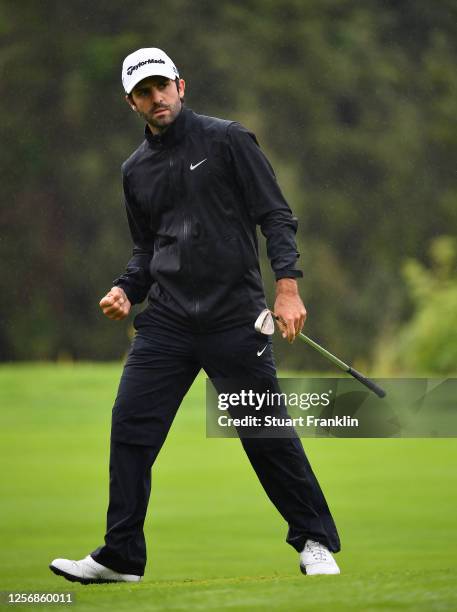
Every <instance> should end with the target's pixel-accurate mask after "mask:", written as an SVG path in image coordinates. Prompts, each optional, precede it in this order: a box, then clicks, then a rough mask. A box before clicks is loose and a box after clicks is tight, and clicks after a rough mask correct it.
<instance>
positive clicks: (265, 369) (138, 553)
mask: <svg viewBox="0 0 457 612" xmlns="http://www.w3.org/2000/svg"><path fill="white" fill-rule="evenodd" d="M141 317H142V314H140V315H139V317H137V319H136V321H135V326H136V327H137V335H136V336H135V339H134V341H133V343H132V347H131V350H130V353H129V356H128V358H127V361H126V364H125V367H124V371H123V374H122V378H121V381H120V385H119V391H118V395H117V398H116V401H115V404H114V408H113V416H112V430H111V451H110V492H109V493H110V498H109V507H108V514H107V531H106V535H105V545H104V546H101V547H100V548H97V549H96V550H95V551H94V552H93V553H91V554H92V557H93V558H94V559H95V560H96V561H98V562H99V563H101V564H102V565H105V566H106V567H109V568H111V569H113V570H115V571H118V572H121V573H128V574H137V575H143V573H144V568H145V565H146V543H145V538H144V533H143V524H144V520H145V516H146V511H147V507H148V501H149V494H150V490H151V467H152V465H153V463H154V461H155V459H156V457H157V455H158V453H159V451H160V449H161V447H162V445H163V443H164V441H165V438H166V436H167V433H168V431H169V429H170V426H171V424H172V422H173V419H174V416H175V414H176V411H177V409H178V408H179V405H180V404H181V401H182V399H183V397H184V395H185V394H186V393H187V391H188V389H189V388H190V386H191V384H192V382H193V381H194V379H195V377H196V375H197V374H198V372H199V370H200V369H201V368H203V369H204V370H205V371H206V373H207V375H208V376H209V377H210V378H236V377H243V378H246V376H250V377H251V376H252V377H253V378H259V379H261V378H263V379H270V380H272V381H276V369H275V365H274V360H273V355H272V352H271V340H268V339H266V337H265V336H263V335H261V334H259V333H257V332H256V331H255V330H254V328H253V325H252V324H250V325H246V326H242V327H238V328H235V329H230V330H227V331H222V332H216V333H207V334H203V333H194V332H192V331H190V330H188V329H185V328H183V329H177V328H175V329H171V328H166V327H165V326H163V325H161V324H151V323H150V322H149V323H148V324H141V323H139V322H138V319H140V321H141ZM266 342H268V344H269V346H268V347H267V349H266V350H265V351H263V353H262V354H261V355H260V357H259V356H257V352H260V350H261V349H262V348H263V347H264V346H265V344H266ZM242 444H243V448H244V450H245V451H246V454H247V456H248V458H249V461H250V462H251V465H252V467H253V468H254V470H255V472H256V474H257V476H258V478H259V480H260V482H261V484H262V486H263V488H264V489H265V492H266V494H267V495H268V497H269V498H270V500H271V501H272V502H273V504H274V505H275V506H276V508H277V509H278V511H279V512H280V513H281V515H282V516H283V517H284V519H285V520H286V522H287V523H288V526H289V530H288V534H287V542H288V543H289V544H291V545H292V546H293V547H294V548H295V549H296V550H297V551H301V550H302V549H303V547H304V545H305V542H306V540H307V539H308V538H310V539H313V540H316V541H318V542H321V543H322V544H325V545H326V546H327V547H328V548H329V549H330V550H331V551H332V552H338V551H339V550H340V541H339V537H338V533H337V530H336V527H335V523H334V521H333V518H332V516H331V514H330V510H329V508H328V505H327V502H326V501H325V498H324V495H323V493H322V491H321V489H320V487H319V484H318V482H317V479H316V477H315V475H314V473H313V471H312V469H311V466H310V464H309V462H308V460H307V458H306V455H305V453H304V451H303V447H302V445H301V442H300V440H299V438H298V437H296V436H295V437H292V438H245V439H242Z"/></svg>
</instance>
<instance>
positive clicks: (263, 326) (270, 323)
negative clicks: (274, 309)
mask: <svg viewBox="0 0 457 612" xmlns="http://www.w3.org/2000/svg"><path fill="white" fill-rule="evenodd" d="M254 327H255V330H256V331H257V332H260V333H261V334H265V336H272V335H273V334H274V333H275V322H274V319H273V315H272V314H271V311H270V310H269V309H268V308H265V310H262V312H261V313H260V314H259V316H258V317H257V319H256V321H255V323H254Z"/></svg>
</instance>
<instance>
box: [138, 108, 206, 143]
mask: <svg viewBox="0 0 457 612" xmlns="http://www.w3.org/2000/svg"><path fill="white" fill-rule="evenodd" d="M193 115H194V112H193V111H192V110H191V109H190V108H187V107H184V106H183V107H182V109H181V112H180V113H179V115H178V116H177V117H176V119H175V120H174V121H173V123H172V124H171V125H170V126H169V127H168V128H167V129H166V130H165V132H163V133H162V134H153V133H152V132H151V130H150V129H149V126H148V124H146V125H145V128H144V136H145V138H146V140H147V141H148V143H149V146H150V147H151V148H153V149H160V148H162V147H169V146H172V145H173V144H175V143H177V142H179V141H180V140H182V139H183V138H184V136H185V135H186V132H187V131H188V129H189V126H190V123H191V120H192V117H193Z"/></svg>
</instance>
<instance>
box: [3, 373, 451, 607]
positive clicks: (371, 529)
mask: <svg viewBox="0 0 457 612" xmlns="http://www.w3.org/2000/svg"><path fill="white" fill-rule="evenodd" d="M120 372H121V366H120V364H101V365H95V364H82V365H75V366H72V365H58V366H55V365H24V366H3V367H1V368H0V405H1V413H0V414H1V416H0V419H1V423H0V425H1V439H0V453H1V466H2V469H1V506H0V529H1V533H0V542H1V546H0V555H1V572H0V589H1V590H3V591H13V592H17V591H21V592H25V591H26V592H38V591H39V592H58V591H71V592H72V593H74V594H75V597H76V605H75V609H76V610H105V609H110V610H113V612H116V611H117V610H135V611H136V610H211V611H213V610H214V611H216V610H221V609H222V610H224V609H227V610H231V611H232V610H233V611H238V610H240V611H244V610H259V611H260V610H320V611H321V610H332V611H333V610H336V611H339V610H348V611H349V610H350V611H355V610H363V611H369V610H379V609H390V610H414V611H415V610H453V609H456V608H457V595H456V584H457V572H456V570H455V564H456V525H455V523H456V521H455V516H456V511H455V508H456V507H457V486H456V485H457V482H456V480H457V479H456V469H455V460H456V455H457V452H456V451H457V445H456V441H455V440H453V439H441V440H437V439H433V440H410V439H402V440H400V439H397V440H388V439H386V440H373V439H371V440H344V439H305V440H303V442H304V446H305V449H306V451H307V453H308V456H309V457H310V460H311V463H312V464H313V466H314V467H315V470H316V472H317V474H318V476H319V479H320V481H321V484H322V486H323V488H324V491H325V492H326V495H327V498H328V500H329V503H330V505H331V508H332V510H333V513H334V516H335V519H336V521H337V524H338V527H339V530H340V534H341V538H342V545H343V550H342V552H341V553H340V554H339V555H338V557H337V560H338V562H339V564H340V566H341V568H342V572H343V573H342V575H341V576H333V577H332V576H329V577H314V578H310V577H304V576H302V575H301V574H300V573H299V571H298V563H297V562H298V559H297V554H296V553H295V551H294V550H293V549H292V548H291V547H289V546H287V545H286V544H285V542H284V538H285V535H286V525H285V524H284V522H283V520H282V518H281V517H280V516H279V515H278V514H277V512H276V510H275V509H274V508H273V506H272V505H271V504H270V502H269V501H268V500H267V498H266V496H265V495H264V493H263V490H262V489H261V487H260V485H259V484H258V482H257V480H256V477H255V474H254V472H253V471H252V469H251V467H250V466H249V464H248V462H247V460H246V458H245V457H244V454H243V451H242V449H241V446H240V444H239V442H238V440H234V439H207V438H206V437H205V414H204V379H203V378H198V379H197V381H196V383H195V384H194V386H193V387H192V389H191V391H190V392H189V394H188V396H187V398H186V399H185V401H184V403H183V405H182V406H181V409H180V411H179V413H178V416H177V418H176V421H175V424H174V427H173V429H172V431H171V433H170V435H169V437H168V440H167V442H166V444H165V447H164V450H163V451H162V453H161V455H160V456H159V458H158V460H157V463H156V466H155V469H154V474H153V491H152V496H151V503H150V506H149V514H148V518H147V522H146V537H147V542H148V552H149V561H148V566H147V570H146V575H145V578H144V582H142V583H141V584H140V585H135V586H129V585H93V586H86V587H84V586H82V585H74V584H71V583H69V582H66V581H63V580H62V579H60V578H58V577H57V576H54V575H53V574H52V573H51V572H50V571H49V569H48V564H49V562H50V560H52V559H53V558H54V557H60V556H64V557H65V556H67V557H70V558H76V559H78V558H80V557H82V556H85V555H86V554H87V553H88V552H90V551H91V550H93V548H95V547H96V546H98V545H99V544H101V543H102V538H103V531H104V523H105V512H106V502H107V492H108V483H107V469H108V440H109V421H110V413H111V406H112V401H113V397H114V394H115V391H116V385H117V381H118V378H119V375H120ZM60 607H61V606H52V607H51V606H44V605H39V606H37V605H35V606H34V605H27V606H22V607H20V606H17V607H16V606H14V608H15V609H24V610H25V609H27V610H30V609H32V608H37V609H40V610H45V609H54V610H55V609H57V608H60Z"/></svg>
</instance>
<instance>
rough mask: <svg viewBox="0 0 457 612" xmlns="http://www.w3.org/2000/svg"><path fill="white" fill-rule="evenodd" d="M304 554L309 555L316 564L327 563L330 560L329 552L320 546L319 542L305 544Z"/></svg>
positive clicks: (310, 541) (311, 541)
mask: <svg viewBox="0 0 457 612" xmlns="http://www.w3.org/2000/svg"><path fill="white" fill-rule="evenodd" d="M305 550H306V552H309V553H311V555H312V557H313V559H314V561H317V562H326V561H327V562H328V561H330V559H331V556H330V552H329V550H328V548H327V547H326V546H324V545H323V544H321V543H320V542H314V541H313V540H308V541H307V542H306V544H305Z"/></svg>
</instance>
